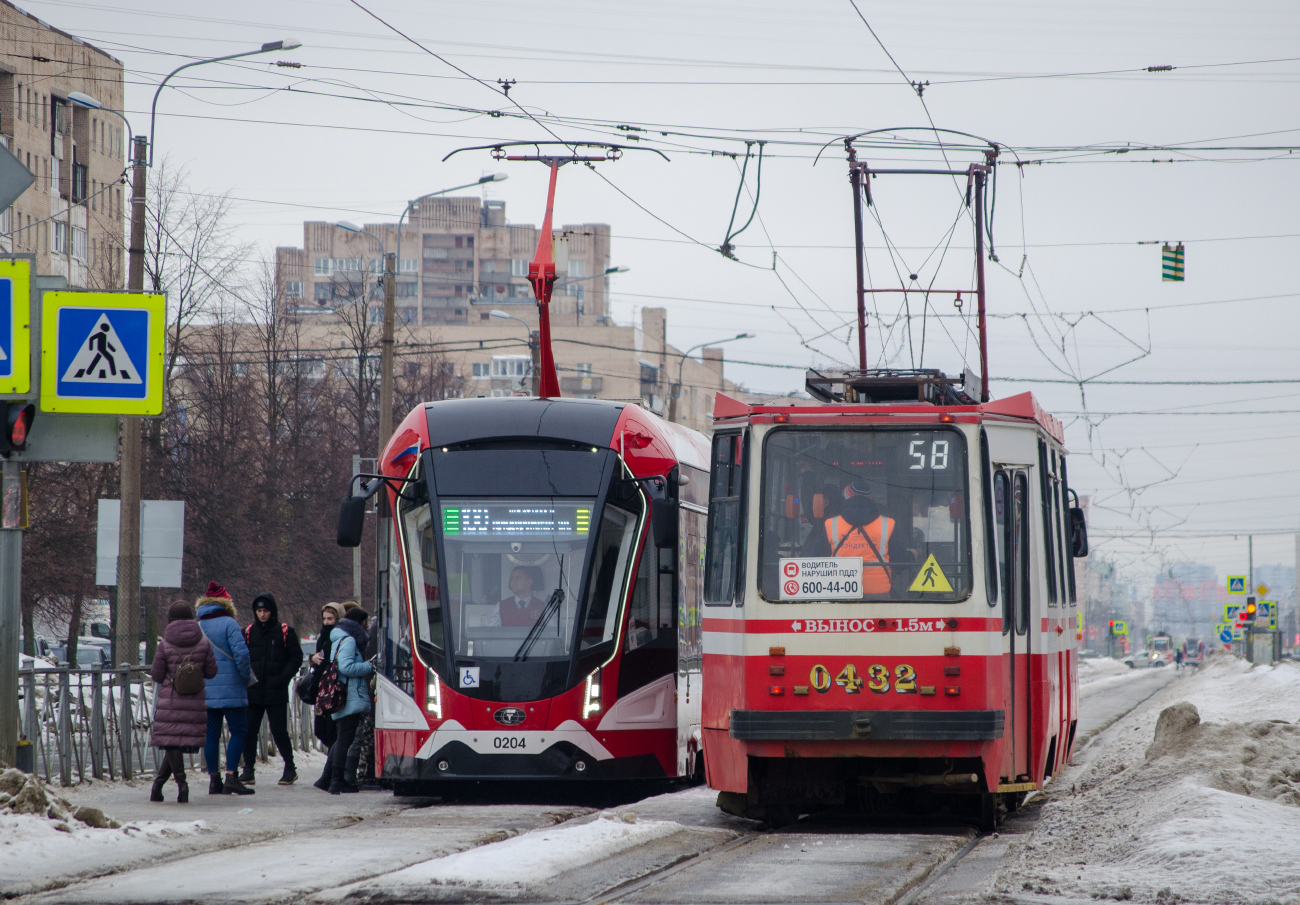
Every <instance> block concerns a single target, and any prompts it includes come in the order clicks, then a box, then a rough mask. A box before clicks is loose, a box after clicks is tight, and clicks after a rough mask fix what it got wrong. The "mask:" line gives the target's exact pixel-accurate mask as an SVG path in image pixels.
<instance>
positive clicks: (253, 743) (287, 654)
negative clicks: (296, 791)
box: [239, 594, 302, 786]
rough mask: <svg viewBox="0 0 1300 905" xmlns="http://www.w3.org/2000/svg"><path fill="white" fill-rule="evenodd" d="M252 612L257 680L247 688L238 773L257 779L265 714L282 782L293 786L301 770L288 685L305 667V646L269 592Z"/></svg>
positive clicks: (250, 638) (248, 638) (249, 635)
mask: <svg viewBox="0 0 1300 905" xmlns="http://www.w3.org/2000/svg"><path fill="white" fill-rule="evenodd" d="M253 614H254V616H255V617H256V618H255V619H254V620H253V622H252V623H251V624H250V625H248V626H247V627H245V628H244V641H245V642H246V643H247V644H248V657H249V662H250V665H251V666H252V669H253V675H255V676H257V683H256V684H255V685H253V686H251V687H250V688H249V689H248V735H247V736H245V741H244V772H242V773H240V774H239V781H240V782H242V783H245V784H247V785H250V786H251V785H252V784H253V783H254V782H256V781H257V780H256V776H255V775H254V773H253V767H254V764H255V763H256V761H257V734H258V732H259V731H260V730H261V728H262V715H263V714H265V715H266V722H267V725H269V726H270V727H271V738H273V739H275V747H276V750H277V751H279V752H280V757H281V758H283V760H284V773H283V774H282V775H281V776H280V785H282V786H287V785H292V784H293V783H294V782H296V781H297V779H298V772H297V771H296V770H295V769H294V765H293V746H292V745H291V744H290V742H289V725H288V718H289V685H290V684H291V683H292V682H293V677H294V676H295V675H297V674H298V667H300V666H302V645H301V644H299V643H298V633H297V632H295V631H294V630H293V627H292V626H290V625H288V624H287V623H284V622H281V621H280V611H279V609H278V608H277V607H276V605H275V598H274V597H273V596H271V595H270V594H258V595H257V596H256V597H254V598H253Z"/></svg>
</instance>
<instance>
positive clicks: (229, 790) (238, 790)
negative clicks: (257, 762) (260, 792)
mask: <svg viewBox="0 0 1300 905" xmlns="http://www.w3.org/2000/svg"><path fill="white" fill-rule="evenodd" d="M225 789H226V794H227V795H253V794H256V793H254V792H253V790H252V789H250V788H249V787H248V786H246V785H244V784H243V783H242V782H240V781H239V777H238V776H236V775H235V774H234V772H233V771H232V772H228V773H227V774H226V783H225Z"/></svg>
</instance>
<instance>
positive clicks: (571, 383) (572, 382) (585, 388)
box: [560, 377, 605, 393]
mask: <svg viewBox="0 0 1300 905" xmlns="http://www.w3.org/2000/svg"><path fill="white" fill-rule="evenodd" d="M604 382H605V379H604V378H603V377H561V378H560V392H561V393H599V392H600V391H601V388H602V386H603V385H604Z"/></svg>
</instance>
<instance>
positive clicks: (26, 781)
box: [0, 769, 203, 899]
mask: <svg viewBox="0 0 1300 905" xmlns="http://www.w3.org/2000/svg"><path fill="white" fill-rule="evenodd" d="M202 826H203V824H202V822H201V821H194V822H193V823H188V824H184V823H153V822H150V823H128V824H126V825H125V826H124V825H123V824H122V823H120V822H118V821H116V820H113V819H112V818H110V817H107V816H105V814H104V812H103V811H101V810H100V809H99V808H92V807H78V806H76V805H73V804H71V803H69V802H68V801H67V800H66V799H63V798H59V797H58V796H56V795H52V794H50V793H49V791H47V790H46V788H45V786H44V785H43V784H42V783H41V781H40V780H39V779H37V778H36V777H35V776H31V775H29V774H27V773H23V772H21V771H20V770H13V769H9V770H5V771H3V772H0V899H5V898H9V897H12V896H16V895H22V894H24V893H31V892H36V891H39V890H41V889H46V888H49V887H51V886H57V885H61V884H62V882H63V879H61V877H62V878H67V877H70V876H75V875H76V874H78V873H80V872H81V871H84V870H89V871H92V872H93V871H97V870H102V865H103V864H105V863H116V862H117V861H119V860H120V859H121V858H122V857H123V856H124V855H125V856H128V857H129V856H130V855H132V854H133V853H135V850H136V849H137V848H138V845H137V842H138V841H140V840H144V841H145V845H146V847H147V848H148V852H147V853H148V854H149V855H153V854H156V852H157V843H158V842H159V841H162V840H166V839H171V838H177V837H181V836H187V835H190V834H192V833H196V832H198V831H200V830H201V829H202ZM139 854H140V855H144V854H146V853H145V852H139Z"/></svg>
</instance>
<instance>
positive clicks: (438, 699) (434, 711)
mask: <svg viewBox="0 0 1300 905" xmlns="http://www.w3.org/2000/svg"><path fill="white" fill-rule="evenodd" d="M424 710H425V712H426V713H428V714H429V715H430V716H431V717H433V718H434V719H435V720H440V719H442V687H441V686H440V685H439V684H438V677H437V676H434V677H433V678H432V679H431V680H430V681H429V686H428V688H426V689H425V695H424Z"/></svg>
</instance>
